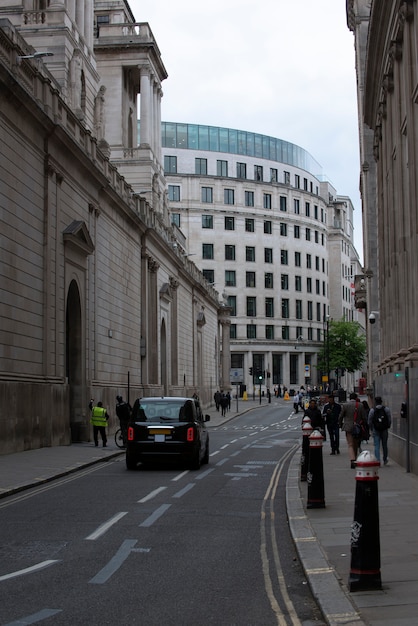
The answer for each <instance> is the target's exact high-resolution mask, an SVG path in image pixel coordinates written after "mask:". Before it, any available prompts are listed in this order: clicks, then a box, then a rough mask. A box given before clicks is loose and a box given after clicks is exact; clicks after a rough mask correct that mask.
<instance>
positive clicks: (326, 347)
mask: <svg viewBox="0 0 418 626" xmlns="http://www.w3.org/2000/svg"><path fill="white" fill-rule="evenodd" d="M324 353H325V367H326V381H327V383H328V390H329V391H330V390H331V388H330V369H329V315H326V316H325V318H324Z"/></svg>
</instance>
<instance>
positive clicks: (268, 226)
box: [264, 220, 272, 235]
mask: <svg viewBox="0 0 418 626" xmlns="http://www.w3.org/2000/svg"><path fill="white" fill-rule="evenodd" d="M271 233H272V229H271V221H270V220H264V234H265V235H271Z"/></svg>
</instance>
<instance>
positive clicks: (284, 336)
mask: <svg viewBox="0 0 418 626" xmlns="http://www.w3.org/2000/svg"><path fill="white" fill-rule="evenodd" d="M289 337H290V335H289V326H282V339H285V340H287V339H289Z"/></svg>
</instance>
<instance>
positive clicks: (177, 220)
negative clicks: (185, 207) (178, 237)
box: [171, 213, 180, 228]
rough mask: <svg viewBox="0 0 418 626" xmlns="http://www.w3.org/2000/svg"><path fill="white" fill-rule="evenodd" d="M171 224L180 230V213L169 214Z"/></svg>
mask: <svg viewBox="0 0 418 626" xmlns="http://www.w3.org/2000/svg"><path fill="white" fill-rule="evenodd" d="M171 223H172V224H175V225H176V226H177V227H178V228H180V213H171Z"/></svg>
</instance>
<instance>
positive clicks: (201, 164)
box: [194, 158, 208, 176]
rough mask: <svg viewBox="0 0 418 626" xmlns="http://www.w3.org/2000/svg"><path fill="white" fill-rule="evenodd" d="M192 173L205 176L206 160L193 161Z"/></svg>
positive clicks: (206, 170)
mask: <svg viewBox="0 0 418 626" xmlns="http://www.w3.org/2000/svg"><path fill="white" fill-rule="evenodd" d="M194 173H195V174H202V175H204V176H206V174H207V173H208V160H207V159H198V158H196V159H195V160H194Z"/></svg>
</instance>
